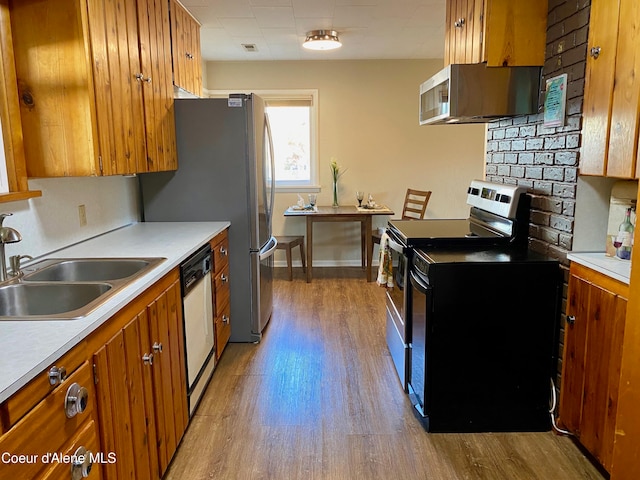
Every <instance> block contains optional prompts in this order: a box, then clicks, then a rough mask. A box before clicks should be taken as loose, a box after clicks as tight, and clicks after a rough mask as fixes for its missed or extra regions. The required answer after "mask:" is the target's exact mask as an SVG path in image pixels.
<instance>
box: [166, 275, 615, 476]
mask: <svg viewBox="0 0 640 480" xmlns="http://www.w3.org/2000/svg"><path fill="white" fill-rule="evenodd" d="M294 270H295V271H294V280H293V281H292V282H289V281H288V280H287V273H286V269H284V268H282V269H276V275H275V276H276V279H275V281H274V296H275V298H274V313H273V317H272V319H271V322H270V323H269V325H268V326H267V329H266V331H265V334H264V337H263V340H262V342H261V343H260V344H258V345H253V344H229V346H228V347H227V349H226V350H225V352H224V354H223V356H222V358H221V360H220V363H219V364H218V367H217V369H216V371H215V373H214V375H213V378H212V379H211V382H210V383H209V386H208V388H207V390H206V393H205V395H204V396H203V398H202V401H201V403H200V406H199V407H198V410H197V411H196V414H195V415H194V417H193V419H192V421H191V425H190V426H189V429H188V430H187V432H186V434H185V436H184V438H183V441H182V443H181V445H180V447H179V450H178V453H177V455H176V457H175V458H174V461H173V463H172V465H171V467H170V469H169V471H168V472H167V475H166V478H167V479H169V480H178V479H180V480H184V479H193V480H199V479H242V480H244V479H247V480H249V479H251V480H252V479H287V480H290V479H291V480H293V479H305V480H308V479H311V480H314V479H323V480H324V479H335V480H345V479H366V480H368V479H381V480H382V479H384V480H386V479H392V480H398V479H429V480H463V479H465V480H476V479H478V480H483V479H486V480H493V479H496V480H497V479H500V480H502V479H504V480H518V479H522V480H535V479H539V480H549V479H553V480H585V479H593V480H596V479H602V478H604V477H603V476H602V475H601V474H600V473H599V472H598V470H597V469H596V468H595V467H594V466H593V465H592V464H591V463H590V462H589V461H588V460H587V459H586V458H585V457H584V456H583V454H582V453H581V452H580V450H579V449H578V448H577V447H576V445H575V444H574V443H573V441H572V440H571V439H569V438H567V437H560V436H557V435H554V434H553V433H551V432H545V433H495V434H494V433H487V434H429V433H426V432H425V431H424V430H423V429H422V427H421V425H420V424H419V423H418V421H417V419H416V418H415V417H414V415H413V411H412V406H411V403H410V402H409V399H408V398H407V396H406V395H405V394H404V393H403V391H402V389H401V387H400V382H399V381H398V378H397V376H396V373H395V370H394V367H393V364H392V361H391V357H390V356H389V352H388V350H387V347H386V343H385V338H384V331H385V329H384V321H385V320H384V319H385V307H384V290H383V289H382V288H380V287H378V286H376V285H375V283H367V282H366V281H365V279H364V274H363V272H362V270H360V269H358V268H346V269H329V268H316V269H315V270H314V279H313V283H311V284H307V283H306V282H305V280H304V278H303V276H302V275H303V274H302V271H301V269H294Z"/></svg>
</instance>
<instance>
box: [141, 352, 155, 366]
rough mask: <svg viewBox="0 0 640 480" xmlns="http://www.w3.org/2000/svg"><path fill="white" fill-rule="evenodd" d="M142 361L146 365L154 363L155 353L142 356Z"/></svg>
mask: <svg viewBox="0 0 640 480" xmlns="http://www.w3.org/2000/svg"><path fill="white" fill-rule="evenodd" d="M142 363H144V364H145V365H153V353H145V354H144V355H143V356H142Z"/></svg>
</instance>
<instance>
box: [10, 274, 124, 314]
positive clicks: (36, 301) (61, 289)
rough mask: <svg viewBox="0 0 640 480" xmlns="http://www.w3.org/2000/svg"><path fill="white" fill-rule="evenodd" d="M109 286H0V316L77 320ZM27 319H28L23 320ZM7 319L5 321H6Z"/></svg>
mask: <svg viewBox="0 0 640 480" xmlns="http://www.w3.org/2000/svg"><path fill="white" fill-rule="evenodd" d="M112 288H113V287H112V285H110V284H108V283H61V282H58V283H30V284H27V283H15V284H11V285H4V286H1V287H0V316H2V317H32V316H38V317H43V316H45V317H48V319H51V318H50V317H56V318H57V317H58V316H59V315H60V314H65V315H64V316H65V317H67V318H70V319H71V318H78V317H79V316H81V315H80V314H81V313H82V312H79V310H80V309H82V307H85V306H87V305H89V304H90V303H91V302H93V301H94V300H96V299H97V298H99V297H100V296H102V295H104V294H105V293H107V292H109V290H111V289H112ZM24 319H25V320H28V319H29V318H24ZM7 320H8V318H7Z"/></svg>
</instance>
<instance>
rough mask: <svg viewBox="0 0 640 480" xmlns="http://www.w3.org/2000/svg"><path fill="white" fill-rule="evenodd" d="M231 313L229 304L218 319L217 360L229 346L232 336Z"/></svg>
mask: <svg viewBox="0 0 640 480" xmlns="http://www.w3.org/2000/svg"><path fill="white" fill-rule="evenodd" d="M229 312H230V307H229V303H227V304H226V305H225V306H224V308H223V309H222V312H221V313H220V315H218V316H217V317H216V360H218V359H219V358H220V355H222V351H223V350H224V347H226V346H227V342H229V337H230V336H231V316H230V313H229Z"/></svg>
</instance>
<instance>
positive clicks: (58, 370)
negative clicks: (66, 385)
mask: <svg viewBox="0 0 640 480" xmlns="http://www.w3.org/2000/svg"><path fill="white" fill-rule="evenodd" d="M66 378H67V369H66V368H64V367H56V366H53V367H51V368H50V369H49V383H50V384H51V385H57V384H59V383H62V382H63V381H64V380H65V379H66Z"/></svg>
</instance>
